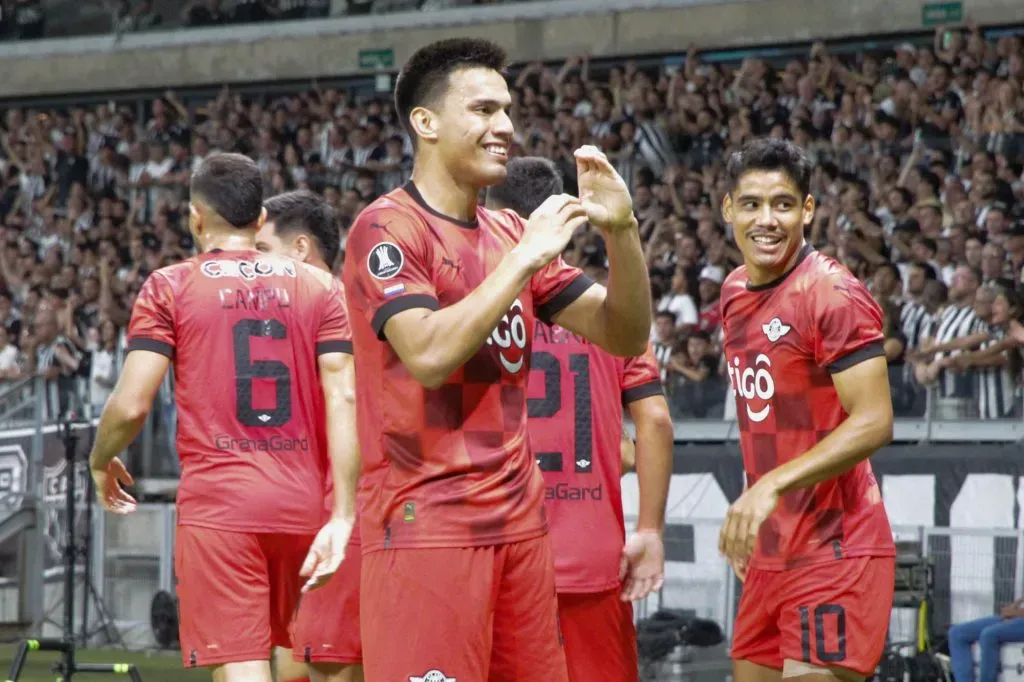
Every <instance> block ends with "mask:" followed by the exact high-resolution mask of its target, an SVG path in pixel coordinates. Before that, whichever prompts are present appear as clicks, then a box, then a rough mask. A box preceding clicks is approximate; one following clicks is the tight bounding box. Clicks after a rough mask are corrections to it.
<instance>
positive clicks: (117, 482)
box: [90, 457, 138, 514]
mask: <svg viewBox="0 0 1024 682" xmlns="http://www.w3.org/2000/svg"><path fill="white" fill-rule="evenodd" d="M90 471H91V473H92V482H93V486H94V487H95V488H96V498H97V499H98V500H99V502H100V504H101V505H103V508H104V509H106V510H107V511H108V512H113V513H114V514H128V513H131V512H133V511H135V509H136V508H137V507H138V504H137V503H136V502H135V498H134V497H132V496H131V495H129V494H128V493H126V492H125V491H124V488H122V487H121V486H122V485H131V484H132V483H134V482H135V480H134V479H133V478H132V475H131V474H130V473H128V469H126V468H125V466H124V462H122V461H121V459H120V458H118V457H115V458H114V459H112V460H110V462H109V463H107V466H106V467H104V468H103V469H90Z"/></svg>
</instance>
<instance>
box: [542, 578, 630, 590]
mask: <svg viewBox="0 0 1024 682" xmlns="http://www.w3.org/2000/svg"><path fill="white" fill-rule="evenodd" d="M618 587H622V581H620V580H612V581H606V582H603V583H565V584H563V583H561V582H559V581H558V579H557V578H556V579H555V592H557V593H558V594H594V593H596V592H610V591H611V590H614V589H616V588H618Z"/></svg>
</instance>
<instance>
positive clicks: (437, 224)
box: [343, 39, 651, 682]
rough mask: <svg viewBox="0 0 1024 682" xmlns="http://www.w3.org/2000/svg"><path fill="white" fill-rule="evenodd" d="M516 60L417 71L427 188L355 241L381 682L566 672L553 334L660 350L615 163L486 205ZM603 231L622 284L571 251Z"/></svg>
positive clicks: (420, 172)
mask: <svg viewBox="0 0 1024 682" xmlns="http://www.w3.org/2000/svg"><path fill="white" fill-rule="evenodd" d="M504 62H505V53H504V51H503V50H502V49H501V48H500V47H498V46H497V45H494V44H493V43H490V42H488V41H485V40H475V39H451V40H445V41H441V42H437V43H433V44H431V45H428V46H426V47H424V48H422V49H420V50H419V51H417V52H416V53H415V54H414V55H413V56H412V57H411V58H410V60H409V61H408V62H407V63H406V64H405V65H404V66H403V68H402V71H401V73H400V74H399V77H398V81H397V84H396V88H395V102H396V105H397V110H398V112H399V116H400V119H401V121H402V123H403V124H404V125H405V126H406V127H407V129H408V130H409V132H410V133H411V135H412V136H413V139H414V140H415V145H416V154H415V160H414V169H413V176H412V181H411V182H410V183H409V184H407V185H406V186H404V187H403V188H400V189H397V190H395V191H393V192H391V193H389V194H387V195H385V196H384V197H381V198H380V199H378V200H377V201H375V202H373V203H372V204H371V205H370V206H369V207H367V209H366V210H364V211H363V212H362V213H361V214H360V215H359V217H358V218H357V219H356V221H355V223H354V224H353V226H352V229H351V231H350V233H349V237H348V242H347V244H346V257H345V265H344V268H343V273H344V274H343V277H344V281H345V296H346V298H347V300H348V309H349V314H350V319H351V322H352V337H353V345H354V354H355V364H356V381H357V382H358V384H359V393H358V396H357V398H358V400H357V410H356V415H357V419H358V421H359V443H360V450H361V452H362V456H363V469H362V472H361V475H360V483H359V513H360V518H361V523H360V531H361V533H360V536H361V540H362V547H363V566H362V574H361V581H360V582H361V588H362V590H361V594H360V601H361V603H362V605H363V608H362V609H361V631H362V638H363V665H364V667H365V670H366V677H367V679H370V680H389V681H390V680H412V681H413V682H416V681H418V680H424V681H426V682H435V681H436V680H441V681H443V680H450V679H456V680H460V681H466V680H490V682H505V681H509V680H530V681H531V682H549V681H550V682H555V681H559V682H561V681H564V680H565V679H566V676H567V673H566V669H565V657H564V654H563V651H562V648H561V646H560V643H559V636H558V627H557V601H556V597H555V580H554V565H553V559H552V555H551V544H550V540H549V538H548V535H547V520H546V518H545V511H544V482H543V479H542V477H541V475H540V471H539V470H538V469H537V466H536V464H535V463H534V461H533V457H532V455H531V453H530V450H529V444H528V442H527V435H526V381H527V376H528V374H529V354H530V341H531V339H532V335H533V328H534V322H535V320H536V319H537V318H538V317H539V318H541V319H546V320H548V321H551V322H554V323H557V324H559V325H561V326H562V327H565V328H566V329H569V330H571V331H573V332H576V333H578V334H580V335H581V336H584V337H585V338H587V339H589V340H590V341H591V342H593V343H596V344H597V345H599V346H601V347H603V348H605V349H606V350H608V351H610V352H612V353H615V354H617V355H639V354H641V353H643V352H644V349H645V348H646V346H647V336H648V334H649V333H650V308H651V306H650V288H649V285H648V278H647V268H646V266H645V264H644V258H643V253H642V251H641V247H640V239H639V234H638V229H637V223H636V220H635V218H634V217H633V202H632V200H631V198H630V196H629V191H628V189H627V188H626V184H625V182H623V180H622V178H620V177H619V176H618V174H617V173H616V172H615V170H614V168H613V167H612V166H611V164H610V163H609V162H608V160H607V158H606V157H605V156H604V154H602V153H601V152H600V151H599V150H597V149H596V148H593V147H583V148H581V149H579V150H577V151H576V163H577V172H578V175H579V186H580V198H575V197H570V196H566V195H559V196H555V197H551V198H550V199H548V200H547V201H545V202H544V204H543V205H542V206H541V207H540V208H539V209H537V210H536V211H535V212H534V213H533V214H532V215H531V216H530V219H529V220H528V221H525V222H524V221H523V220H522V219H521V218H519V217H518V216H517V215H515V214H514V213H512V212H510V211H504V212H495V211H490V210H487V209H486V208H484V207H481V206H479V205H478V197H479V195H480V192H481V190H482V189H484V188H485V187H487V186H489V185H492V184H495V183H498V182H501V181H502V180H504V178H505V163H506V161H507V159H508V150H509V147H510V146H511V144H512V137H513V132H514V131H513V128H512V121H511V120H510V119H509V116H508V108H509V106H510V105H511V97H510V95H509V91H508V86H507V84H506V82H505V77H504V76H503V75H502V73H501V70H502V68H503V66H504ZM588 220H589V221H590V223H591V224H593V225H594V226H595V227H597V228H598V229H600V230H601V232H602V233H603V235H604V239H605V243H606V245H607V250H608V258H609V261H610V262H611V272H610V275H609V286H608V287H607V288H605V287H603V286H600V285H596V284H594V283H593V282H591V281H590V280H589V279H587V278H586V277H585V276H584V275H583V273H582V272H581V271H579V270H578V269H576V268H571V267H569V266H567V265H566V264H565V263H564V262H563V261H562V260H561V259H560V258H559V254H560V253H561V252H562V250H563V249H564V248H565V246H566V244H567V243H568V242H569V239H570V238H571V236H572V233H573V231H574V230H575V229H576V228H577V227H579V226H581V225H582V224H583V223H584V222H586V221H588ZM396 633H400V635H396ZM396 637H397V639H396Z"/></svg>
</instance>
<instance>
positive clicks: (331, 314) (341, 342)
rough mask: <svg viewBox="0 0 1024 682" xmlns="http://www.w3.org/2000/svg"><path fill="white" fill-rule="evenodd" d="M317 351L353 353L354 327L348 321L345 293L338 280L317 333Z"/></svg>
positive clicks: (332, 287)
mask: <svg viewBox="0 0 1024 682" xmlns="http://www.w3.org/2000/svg"><path fill="white" fill-rule="evenodd" d="M316 352H317V355H323V354H324V353H348V354H349V355H351V354H352V328H351V327H350V326H349V323H348V310H347V309H346V307H345V293H344V290H343V289H342V286H341V284H340V283H339V282H337V281H335V282H334V284H333V285H332V286H331V289H330V291H329V292H328V294H327V302H326V305H325V306H324V312H323V315H322V316H321V318H320V325H319V327H318V329H317V333H316Z"/></svg>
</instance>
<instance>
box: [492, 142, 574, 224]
mask: <svg viewBox="0 0 1024 682" xmlns="http://www.w3.org/2000/svg"><path fill="white" fill-rule="evenodd" d="M506 170H507V175H506V176H505V181H504V182H502V183H501V184H499V185H492V186H491V187H488V188H487V203H488V204H493V205H495V208H510V209H512V210H513V211H515V212H516V213H518V214H519V215H521V216H522V217H523V218H529V217H530V214H531V213H533V212H534V211H536V210H537V207H538V206H540V205H541V204H543V203H544V202H545V201H546V200H547V198H548V197H550V196H553V195H555V194H561V193H562V188H563V183H562V174H561V173H559V172H558V168H557V167H556V166H555V164H554V162H552V161H550V160H548V159H545V158H542V157H539V156H523V157H519V158H515V159H511V160H509V162H508V165H507V166H506Z"/></svg>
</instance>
